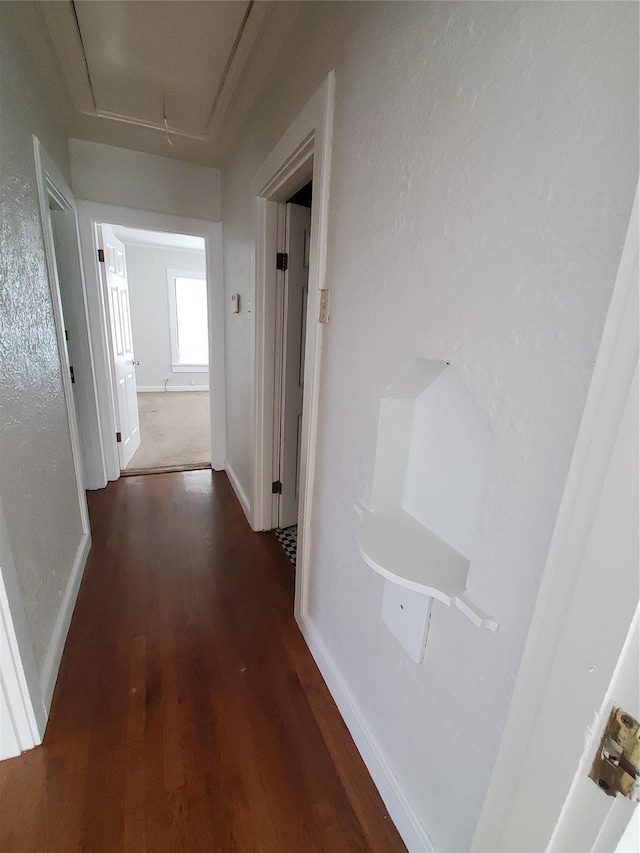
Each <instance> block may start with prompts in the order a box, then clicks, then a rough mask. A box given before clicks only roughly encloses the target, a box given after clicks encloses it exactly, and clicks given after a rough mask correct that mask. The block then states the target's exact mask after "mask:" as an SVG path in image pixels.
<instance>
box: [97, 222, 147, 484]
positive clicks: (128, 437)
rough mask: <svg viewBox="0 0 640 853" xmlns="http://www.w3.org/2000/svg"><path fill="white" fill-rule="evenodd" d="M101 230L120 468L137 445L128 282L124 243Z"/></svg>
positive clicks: (138, 432) (104, 227)
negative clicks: (118, 434)
mask: <svg viewBox="0 0 640 853" xmlns="http://www.w3.org/2000/svg"><path fill="white" fill-rule="evenodd" d="M101 231H102V249H103V251H104V263H105V277H106V286H107V293H108V304H109V315H110V316H109V320H110V323H111V344H112V353H113V365H114V381H115V386H116V387H115V390H116V406H117V412H116V422H117V424H118V432H119V433H120V442H119V443H118V455H119V458H120V468H121V469H122V468H126V467H127V465H128V464H129V462H130V461H131V458H132V456H133V454H134V453H135V452H136V450H137V449H138V447H140V423H139V420H138V393H137V386H136V373H135V357H134V353H133V335H132V332H131V310H130V306H129V282H128V280H127V263H126V254H125V247H124V244H123V243H121V242H120V240H118V238H117V237H115V236H114V234H113V231H112V229H111V228H110V226H109V225H103V226H102V229H101Z"/></svg>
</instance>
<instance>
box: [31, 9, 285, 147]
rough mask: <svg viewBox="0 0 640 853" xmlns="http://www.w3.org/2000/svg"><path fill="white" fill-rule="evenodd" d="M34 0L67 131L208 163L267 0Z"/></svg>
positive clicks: (258, 31)
mask: <svg viewBox="0 0 640 853" xmlns="http://www.w3.org/2000/svg"><path fill="white" fill-rule="evenodd" d="M39 5H40V10H41V13H42V18H43V20H44V24H45V27H46V30H47V33H48V37H49V40H50V42H51V45H52V47H53V52H54V54H55V58H56V62H57V65H58V68H59V70H60V75H61V77H62V79H63V81H64V84H65V87H66V90H67V92H68V94H69V98H70V100H71V103H72V105H73V117H72V127H71V128H70V132H71V135H73V136H77V137H79V138H82V139H89V140H91V141H97V142H104V143H105V144H108V145H119V146H120V147H123V148H133V149H135V150H140V151H145V152H147V153H154V154H163V155H164V156H173V157H178V158H179V159H187V160H191V161H193V162H205V163H212V162H213V160H214V159H215V145H216V142H217V140H218V138H219V136H220V134H221V132H222V130H223V128H224V124H225V120H226V118H227V113H228V111H229V108H230V105H231V103H232V101H233V98H234V94H235V92H236V89H237V87H238V85H239V83H240V82H241V80H242V78H243V76H244V74H245V71H246V68H247V65H248V64H249V61H250V59H251V58H252V54H253V52H254V49H255V46H256V44H257V42H258V40H259V38H260V36H261V34H262V31H263V30H264V28H265V26H266V24H267V21H268V19H269V16H270V14H271V12H272V7H273V5H274V4H273V3H271V2H252V0H215V2H213V1H212V0H209V2H198V0H196V2H193V0H169V2H167V0H160V2H156V0H144V2H142V1H141V0H120V2H113V0H61V2H48V0H43V2H41V3H40V4H39ZM287 5H288V4H287Z"/></svg>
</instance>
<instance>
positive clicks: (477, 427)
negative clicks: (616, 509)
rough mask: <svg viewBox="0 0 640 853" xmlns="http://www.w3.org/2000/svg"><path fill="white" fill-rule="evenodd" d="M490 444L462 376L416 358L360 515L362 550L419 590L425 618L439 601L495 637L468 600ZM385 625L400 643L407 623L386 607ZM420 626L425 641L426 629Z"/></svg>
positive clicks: (383, 437) (391, 402)
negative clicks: (395, 620) (391, 616)
mask: <svg viewBox="0 0 640 853" xmlns="http://www.w3.org/2000/svg"><path fill="white" fill-rule="evenodd" d="M490 440H491V434H490V431H489V428H488V426H487V424H486V422H485V420H484V418H483V415H482V413H481V411H480V410H479V408H478V407H477V405H476V404H475V402H474V401H473V399H472V398H471V396H470V395H469V393H468V391H467V389H466V387H465V385H464V383H463V381H462V379H461V378H460V377H459V376H458V375H457V373H456V372H455V370H454V369H453V368H451V367H450V366H449V365H448V364H447V363H445V362H441V361H432V360H428V359H420V360H417V361H416V362H414V364H413V366H412V368H411V369H410V370H409V371H407V373H406V374H405V375H404V376H402V377H401V378H400V380H399V382H398V383H396V385H394V386H393V387H392V388H391V389H390V391H389V393H388V394H387V395H386V396H385V397H383V398H382V400H381V403H380V419H379V424H378V442H377V447H376V459H375V469H374V477H373V486H372V490H371V503H370V506H368V507H367V506H365V505H364V504H363V503H358V504H356V507H355V509H356V511H357V513H358V515H359V517H360V523H359V529H358V545H359V549H360V553H361V555H362V558H363V559H364V561H365V562H366V563H367V564H368V565H369V566H370V567H371V568H372V569H374V570H375V571H376V572H378V573H379V574H381V575H382V576H383V577H385V578H386V579H387V581H389V582H392V583H394V584H398V585H400V586H402V587H404V588H405V589H407V590H410V591H411V592H412V593H421V594H422V595H423V596H424V597H425V598H424V608H423V609H424V613H425V614H427V613H430V607H431V599H437V600H438V601H441V602H443V603H444V604H447V605H450V606H455V607H457V608H458V609H459V610H460V611H461V612H462V613H464V614H465V615H466V616H467V617H468V618H469V619H470V620H471V621H472V622H473V623H474V624H475V625H477V626H478V627H482V628H487V629H488V630H490V631H492V632H494V633H495V632H496V631H497V630H498V624H497V622H495V620H493V619H490V618H488V617H487V616H486V615H485V614H484V613H482V612H481V611H480V610H479V608H477V607H475V605H474V604H473V603H472V602H471V601H469V599H468V597H467V595H466V586H467V576H468V572H469V562H470V553H471V546H472V542H473V537H474V534H475V529H476V526H477V522H478V518H479V512H480V503H481V499H482V492H483V484H484V473H485V469H486V463H487V458H488V452H489V446H490ZM404 610H406V611H411V612H415V608H414V607H406V608H404V607H403V611H404ZM408 618H410V617H409V615H408V613H407V612H402V613H400V612H399V613H398V620H406V619H408ZM425 618H426V616H425ZM385 621H386V622H387V624H388V625H389V627H390V628H391V630H392V631H393V632H394V633H395V634H396V636H397V637H398V638H399V639H400V640H401V642H402V641H403V640H402V637H404V636H406V634H407V631H406V625H404V624H403V625H402V627H400V623H398V625H394V624H393V620H391V621H390V619H389V611H388V608H387V613H386V618H385ZM423 623H424V619H423ZM416 630H418V632H422V634H421V635H420V636H424V640H425V641H426V629H425V628H424V624H422V626H420V625H417V627H416ZM403 644H404V643H403ZM412 648H415V643H414V644H413V646H412ZM412 656H413V657H414V659H415V660H418V659H421V657H420V658H418V657H415V656H414V655H413V653H412Z"/></svg>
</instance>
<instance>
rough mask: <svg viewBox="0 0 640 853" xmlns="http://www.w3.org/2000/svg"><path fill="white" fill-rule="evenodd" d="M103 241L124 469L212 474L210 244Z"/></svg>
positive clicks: (126, 231)
mask: <svg viewBox="0 0 640 853" xmlns="http://www.w3.org/2000/svg"><path fill="white" fill-rule="evenodd" d="M101 237H102V243H103V251H104V259H105V270H104V275H105V279H106V282H105V284H106V291H107V299H106V303H107V306H108V311H109V320H110V324H111V329H110V335H109V338H110V342H111V348H112V355H113V358H112V363H113V373H114V396H115V404H116V410H117V411H116V415H117V418H118V423H119V433H118V436H119V442H118V450H119V456H120V468H121V471H122V473H123V474H125V475H126V474H133V473H149V472H156V471H167V470H187V469H192V468H204V467H210V465H211V446H210V414H209V412H210V408H209V406H210V403H209V345H208V340H209V331H208V322H207V275H206V253H205V241H204V239H203V238H201V237H195V236H189V235H185V234H169V233H165V232H159V231H147V230H141V229H136V228H125V227H121V226H116V225H103V226H101ZM119 362H123V364H119Z"/></svg>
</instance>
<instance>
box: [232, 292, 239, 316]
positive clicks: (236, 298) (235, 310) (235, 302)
mask: <svg viewBox="0 0 640 853" xmlns="http://www.w3.org/2000/svg"><path fill="white" fill-rule="evenodd" d="M231 311H232V313H233V314H239V313H240V294H239V293H232V294H231Z"/></svg>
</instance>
